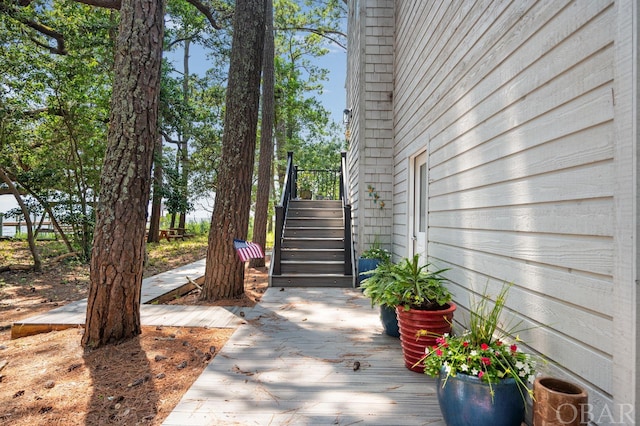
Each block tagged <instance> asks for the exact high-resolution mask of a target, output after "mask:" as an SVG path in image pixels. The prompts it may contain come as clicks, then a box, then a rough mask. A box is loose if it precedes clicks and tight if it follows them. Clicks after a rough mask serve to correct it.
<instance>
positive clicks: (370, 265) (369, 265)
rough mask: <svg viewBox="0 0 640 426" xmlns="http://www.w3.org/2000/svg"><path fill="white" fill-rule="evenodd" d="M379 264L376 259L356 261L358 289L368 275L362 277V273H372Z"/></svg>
mask: <svg viewBox="0 0 640 426" xmlns="http://www.w3.org/2000/svg"><path fill="white" fill-rule="evenodd" d="M379 263H380V260H378V259H363V258H362V257H361V258H359V259H358V287H359V286H360V283H361V282H362V280H364V279H365V278H367V277H368V275H362V273H363V272H369V271H373V270H374V269H376V267H377V266H378V264H379Z"/></svg>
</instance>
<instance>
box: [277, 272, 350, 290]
mask: <svg viewBox="0 0 640 426" xmlns="http://www.w3.org/2000/svg"><path fill="white" fill-rule="evenodd" d="M269 285H270V286H271V287H342V288H349V287H353V277H352V276H349V275H339V274H327V275H318V274H283V275H272V276H271V277H270V282H269Z"/></svg>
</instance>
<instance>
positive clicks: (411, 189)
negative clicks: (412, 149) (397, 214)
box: [407, 149, 429, 264]
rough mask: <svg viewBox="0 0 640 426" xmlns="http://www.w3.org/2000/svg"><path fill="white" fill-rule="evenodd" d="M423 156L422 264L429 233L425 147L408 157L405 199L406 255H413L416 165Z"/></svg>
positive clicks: (427, 174)
mask: <svg viewBox="0 0 640 426" xmlns="http://www.w3.org/2000/svg"><path fill="white" fill-rule="evenodd" d="M422 156H424V157H425V158H424V163H422V162H421V164H424V165H425V167H426V176H425V180H426V186H425V193H424V196H425V200H424V202H425V210H426V212H425V221H426V223H425V231H424V237H423V238H424V241H423V245H424V253H420V254H421V263H422V264H424V263H426V262H427V243H428V241H429V234H428V232H427V231H428V229H429V155H428V153H427V149H422V150H420V151H417V152H416V153H415V154H413V155H411V156H410V157H409V159H408V160H409V165H408V166H409V167H408V170H409V176H408V177H409V179H408V183H409V185H408V192H407V199H408V209H407V241H408V242H409V243H408V244H407V257H413V255H414V254H416V239H417V238H418V236H417V231H416V223H417V220H416V210H417V209H416V203H418V202H419V198H418V197H416V190H417V188H416V186H417V185H416V179H417V177H418V176H419V173H420V171H419V170H420V168H419V166H418V160H419V159H420V157H422Z"/></svg>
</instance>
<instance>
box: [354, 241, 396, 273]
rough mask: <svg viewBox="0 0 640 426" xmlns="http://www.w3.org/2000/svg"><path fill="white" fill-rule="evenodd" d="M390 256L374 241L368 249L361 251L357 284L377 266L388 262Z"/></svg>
mask: <svg viewBox="0 0 640 426" xmlns="http://www.w3.org/2000/svg"><path fill="white" fill-rule="evenodd" d="M390 261H391V254H390V253H389V252H388V251H387V250H386V249H383V248H382V247H380V243H379V242H378V241H374V242H373V244H372V245H371V247H370V248H368V249H367V250H365V251H363V252H362V254H361V255H360V257H359V258H358V284H360V283H361V281H362V280H363V279H365V278H367V275H369V274H370V273H371V271H373V270H374V269H376V267H377V266H378V264H380V263H382V262H390Z"/></svg>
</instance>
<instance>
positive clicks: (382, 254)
mask: <svg viewBox="0 0 640 426" xmlns="http://www.w3.org/2000/svg"><path fill="white" fill-rule="evenodd" d="M360 257H361V258H363V259H377V260H379V261H381V262H389V261H391V253H389V251H388V250H386V249H384V248H382V247H381V246H380V243H379V242H377V241H374V242H373V244H371V247H369V248H368V249H367V250H365V251H363V252H362V254H361V255H360Z"/></svg>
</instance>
